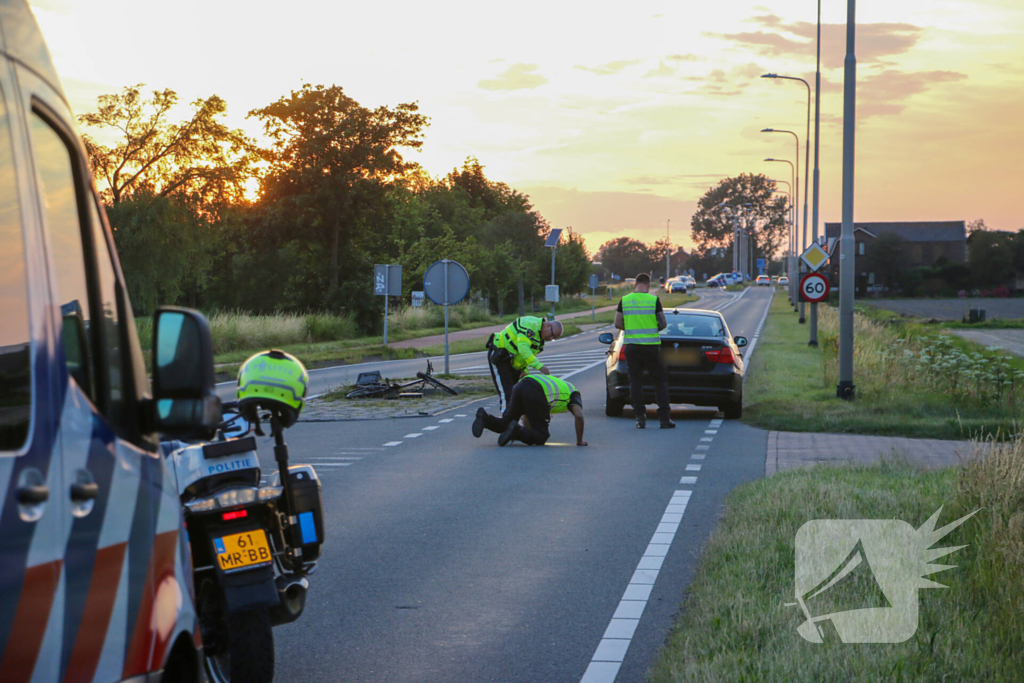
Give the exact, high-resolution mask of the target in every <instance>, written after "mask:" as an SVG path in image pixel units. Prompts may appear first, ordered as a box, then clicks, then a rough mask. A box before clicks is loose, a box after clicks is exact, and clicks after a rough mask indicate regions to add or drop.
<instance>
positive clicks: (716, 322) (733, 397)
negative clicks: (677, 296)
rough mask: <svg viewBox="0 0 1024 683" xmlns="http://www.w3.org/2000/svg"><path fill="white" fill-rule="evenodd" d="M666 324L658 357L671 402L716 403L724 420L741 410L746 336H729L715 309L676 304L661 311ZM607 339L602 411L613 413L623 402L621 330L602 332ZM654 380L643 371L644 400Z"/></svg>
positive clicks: (626, 391) (625, 379)
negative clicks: (665, 375)
mask: <svg viewBox="0 0 1024 683" xmlns="http://www.w3.org/2000/svg"><path fill="white" fill-rule="evenodd" d="M665 317H666V319H667V320H668V327H666V328H665V329H664V330H662V331H661V359H662V362H664V364H665V367H666V372H667V373H668V394H669V401H671V402H672V403H691V404H694V405H698V406H716V407H717V408H718V409H719V410H721V411H722V412H723V413H725V417H726V418H728V419H736V418H739V417H741V416H742V415H743V358H742V355H741V353H740V349H741V348H742V347H744V346H746V345H747V338H746V337H735V338H734V337H733V336H732V333H730V332H729V326H728V325H726V324H725V318H723V317H722V314H721V313H719V312H718V311H705V310H700V309H693V308H678V309H671V310H667V311H665ZM598 339H599V340H600V341H601V343H602V344H610V345H611V348H609V349H608V360H607V362H606V363H605V376H606V380H607V394H606V397H605V414H606V415H608V416H609V417H619V416H621V415H622V409H623V408H624V407H625V406H627V405H629V403H630V400H629V375H628V374H627V372H626V354H625V349H624V346H625V345H624V344H623V333H622V332H619V334H618V336H617V337H616V336H615V335H614V334H612V333H611V332H605V333H604V334H602V335H601V336H600V337H599V338H598ZM655 402H656V401H655V397H654V384H652V383H651V380H650V376H649V375H646V374H645V375H644V403H655Z"/></svg>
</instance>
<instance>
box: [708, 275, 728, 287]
mask: <svg viewBox="0 0 1024 683" xmlns="http://www.w3.org/2000/svg"><path fill="white" fill-rule="evenodd" d="M727 284H728V283H727V282H726V281H725V278H722V277H718V276H717V275H716V276H715V277H709V278H708V282H707V285H708V287H725V286H726V285H727Z"/></svg>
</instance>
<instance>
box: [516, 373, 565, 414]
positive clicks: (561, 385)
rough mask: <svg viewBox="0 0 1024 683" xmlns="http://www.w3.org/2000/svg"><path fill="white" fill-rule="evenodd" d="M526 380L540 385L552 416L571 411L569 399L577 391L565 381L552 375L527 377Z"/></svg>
mask: <svg viewBox="0 0 1024 683" xmlns="http://www.w3.org/2000/svg"><path fill="white" fill-rule="evenodd" d="M523 379H524V380H527V379H532V380H533V381H535V382H537V383H538V384H540V386H541V388H542V389H543V390H544V395H545V396H546V397H547V399H548V407H549V408H551V414H552V415H554V414H556V413H564V412H565V411H566V410H568V409H569V397H571V396H572V395H573V394H574V393H576V391H577V389H576V387H574V386H573V385H571V384H569V383H568V382H566V381H565V380H564V379H558V378H557V377H553V376H551V375H532V374H531V375H527V376H526V377H524V378H523Z"/></svg>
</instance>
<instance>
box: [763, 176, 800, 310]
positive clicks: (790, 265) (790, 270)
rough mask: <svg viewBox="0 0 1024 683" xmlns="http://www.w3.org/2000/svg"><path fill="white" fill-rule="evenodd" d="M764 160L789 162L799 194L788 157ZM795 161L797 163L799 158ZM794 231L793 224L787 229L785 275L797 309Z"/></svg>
mask: <svg viewBox="0 0 1024 683" xmlns="http://www.w3.org/2000/svg"><path fill="white" fill-rule="evenodd" d="M765 161H775V162H780V163H783V164H789V173H790V178H792V181H793V182H792V187H794V188H796V190H797V193H798V194H799V191H800V186H799V185H797V181H796V172H795V169H794V166H793V162H792V161H789V160H788V159H772V158H768V159H765ZM797 161H798V163H799V159H798V160H797ZM795 222H796V221H793V223H794V224H795ZM795 232H796V229H795V225H793V226H791V228H790V231H789V249H788V253H787V261H786V273H787V277H788V278H789V302H790V303H791V304H793V310H794V311H795V310H797V307H796V283H795V282H794V281H795V280H796V272H794V266H795V263H794V262H793V249H794V246H793V240H794V233H795Z"/></svg>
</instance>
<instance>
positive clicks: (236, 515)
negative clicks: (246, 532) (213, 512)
mask: <svg viewBox="0 0 1024 683" xmlns="http://www.w3.org/2000/svg"><path fill="white" fill-rule="evenodd" d="M248 515H249V513H248V512H246V511H245V510H235V511H234V512H225V513H224V514H222V515H221V516H220V517H221V519H223V520H224V521H225V522H227V521H229V520H232V519H241V518H242V517H246V516H248Z"/></svg>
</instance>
